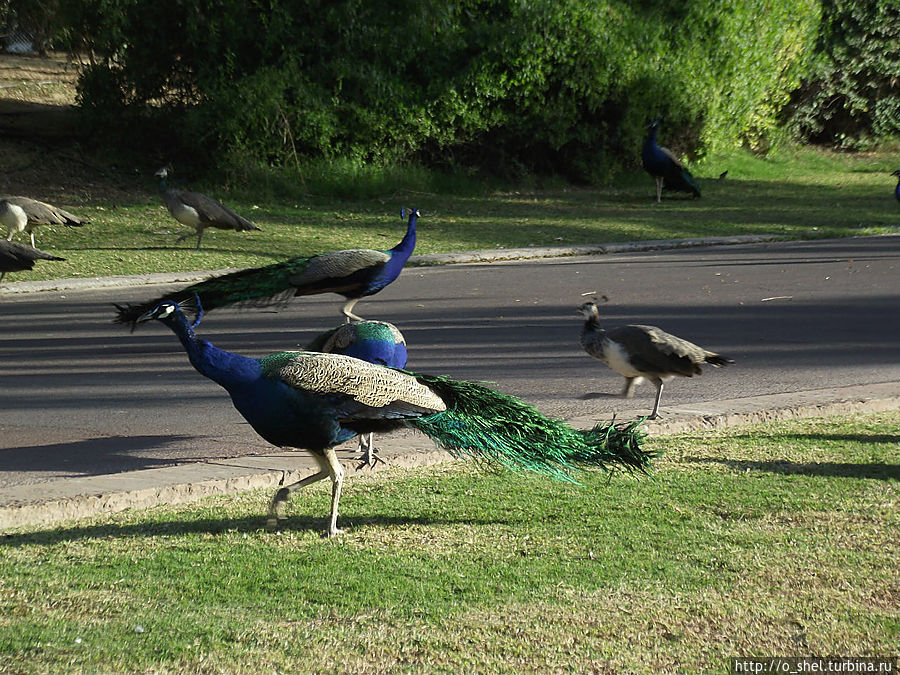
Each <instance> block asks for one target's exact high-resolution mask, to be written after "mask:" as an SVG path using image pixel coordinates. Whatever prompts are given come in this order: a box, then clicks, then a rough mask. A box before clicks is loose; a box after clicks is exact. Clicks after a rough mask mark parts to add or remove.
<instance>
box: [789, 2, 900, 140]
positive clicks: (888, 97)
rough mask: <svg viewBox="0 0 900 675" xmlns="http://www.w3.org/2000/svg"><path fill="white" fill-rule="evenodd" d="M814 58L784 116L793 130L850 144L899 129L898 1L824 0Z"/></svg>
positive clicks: (803, 136)
mask: <svg viewBox="0 0 900 675" xmlns="http://www.w3.org/2000/svg"><path fill="white" fill-rule="evenodd" d="M823 7H824V16H823V21H822V29H821V30H820V32H819V38H818V42H817V46H816V51H815V59H814V61H813V63H812V66H811V68H810V69H809V72H808V73H807V75H806V77H805V78H804V81H803V83H802V86H800V87H799V88H798V89H797V90H796V91H794V92H793V95H792V100H791V103H790V105H789V106H787V107H786V108H785V111H784V112H785V114H784V117H785V119H786V120H787V122H788V125H789V127H790V128H791V130H792V131H793V133H794V135H795V136H797V137H799V138H801V139H803V140H805V141H812V142H814V143H823V144H828V145H833V146H837V147H846V148H854V147H859V146H860V145H865V143H866V142H867V141H872V140H877V139H881V138H884V137H886V136H892V135H900V4H898V3H897V0H823Z"/></svg>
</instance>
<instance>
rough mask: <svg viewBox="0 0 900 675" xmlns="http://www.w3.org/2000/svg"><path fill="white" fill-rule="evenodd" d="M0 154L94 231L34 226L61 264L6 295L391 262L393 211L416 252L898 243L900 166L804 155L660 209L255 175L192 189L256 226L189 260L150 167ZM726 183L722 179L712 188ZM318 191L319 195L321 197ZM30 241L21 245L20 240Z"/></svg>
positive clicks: (894, 157)
mask: <svg viewBox="0 0 900 675" xmlns="http://www.w3.org/2000/svg"><path fill="white" fill-rule="evenodd" d="M6 146H7V147H6V150H7V151H6V153H5V154H6V158H7V163H8V164H9V165H10V166H12V167H14V169H13V170H11V171H10V175H9V179H8V180H9V184H8V186H7V187H6V190H7V191H8V192H10V193H17V194H27V195H29V196H32V197H36V198H40V199H45V200H48V201H51V202H52V203H55V204H57V205H59V206H63V207H64V208H68V209H70V210H72V211H74V212H76V213H78V214H79V215H83V216H86V217H88V218H90V219H91V220H92V221H93V222H92V223H91V224H90V225H88V226H86V227H82V228H65V227H43V228H38V229H37V234H36V238H37V245H38V248H41V249H43V250H46V251H49V252H51V253H55V254H57V255H60V256H62V257H64V258H66V261H65V262H54V263H52V264H51V263H39V264H38V265H37V266H36V268H35V269H34V270H33V271H30V272H21V273H16V274H15V275H12V274H11V275H10V277H9V279H8V281H26V280H39V279H50V278H65V277H92V276H104V275H109V274H139V273H147V272H176V271H184V270H206V269H220V268H224V267H245V266H256V265H264V264H269V263H271V262H274V261H278V260H283V259H285V258H288V257H292V256H303V255H313V254H315V253H320V252H322V251H328V250H335V249H342V248H357V247H368V248H376V249H386V248H390V247H391V246H393V245H395V244H396V243H397V242H398V241H399V240H400V238H401V237H402V234H403V230H404V227H403V222H402V221H401V220H400V218H399V213H400V207H401V206H402V205H405V206H407V207H417V208H419V209H420V210H421V212H422V219H421V220H420V221H419V240H418V244H417V247H416V252H417V253H438V252H449V251H464V250H473V249H496V248H514V247H515V248H518V247H525V248H527V247H534V246H555V245H571V244H597V243H603V242H617V241H633V240H647V239H678V238H684V237H702V236H722V235H737V234H776V235H783V236H785V237H788V238H812V237H828V236H848V235H860V234H878V233H885V232H896V231H898V229H900V208H898V204H897V203H896V200H895V199H894V197H893V194H892V190H893V185H894V179H893V178H892V177H891V176H890V175H889V173H890V171H891V170H893V169H894V168H896V166H898V165H900V155H898V154H897V153H896V152H883V153H880V154H868V155H839V154H835V153H824V152H817V151H813V150H805V151H802V152H790V153H783V154H781V155H779V156H777V157H773V158H770V159H769V160H765V161H764V160H760V159H756V158H753V157H752V156H750V155H734V156H731V157H716V158H711V159H709V160H707V162H706V163H705V164H704V165H703V166H701V167H699V168H698V171H697V174H698V177H699V180H700V182H701V183H702V186H703V198H702V199H699V200H692V199H688V198H684V197H681V196H671V197H666V198H665V200H664V203H663V204H656V203H655V201H654V199H653V197H654V188H653V182H652V180H651V179H650V178H649V177H648V176H646V175H643V174H641V175H624V176H622V178H621V180H620V181H619V182H618V183H617V184H616V185H614V186H610V187H605V188H573V187H565V186H561V185H555V186H550V187H547V186H545V187H536V186H534V185H531V186H520V187H519V188H517V189H491V190H489V191H487V192H484V191H478V188H477V187H473V186H474V185H477V183H475V182H473V181H471V180H462V179H460V178H459V177H457V179H454V178H453V177H441V176H439V175H435V174H431V173H428V172H426V171H424V170H422V169H416V168H415V167H409V168H407V169H398V168H397V167H393V168H390V169H384V170H378V169H366V168H364V167H363V168H361V167H351V168H349V169H348V168H347V167H332V168H331V169H329V168H328V167H322V166H317V167H315V171H316V172H314V173H311V174H310V173H308V174H306V177H305V178H304V177H303V175H302V172H301V173H298V175H297V176H296V180H291V179H290V176H287V175H280V176H274V175H269V174H258V175H255V176H251V177H249V178H248V181H249V183H248V184H249V185H252V186H253V187H252V188H248V187H246V186H245V187H243V188H241V189H228V188H227V187H225V188H223V187H221V186H214V185H190V186H187V185H185V186H184V187H190V188H191V189H197V190H200V191H203V192H206V193H207V194H210V195H211V196H213V197H215V198H218V199H220V200H222V201H223V202H225V203H226V204H228V205H229V206H231V207H232V208H234V209H235V210H236V211H238V212H239V213H241V214H242V215H244V216H246V217H248V218H250V219H251V220H253V221H254V222H256V223H257V224H258V225H259V226H260V227H261V228H262V231H261V232H249V233H247V232H245V233H236V232H231V231H222V230H208V231H207V234H206V235H204V239H203V248H202V249H201V250H199V251H197V250H194V249H193V245H194V241H195V240H194V239H193V238H192V237H191V238H188V239H186V240H185V241H184V242H182V243H180V244H176V243H175V240H176V239H177V237H178V236H179V235H180V234H184V233H185V232H186V231H188V230H187V228H185V227H183V226H181V225H180V224H179V223H177V222H176V221H175V220H174V219H172V218H171V216H170V215H169V214H168V212H167V211H166V210H165V208H164V207H163V206H162V203H161V201H160V199H159V198H158V196H157V195H156V192H155V185H154V182H153V179H152V177H151V175H150V174H152V169H149V168H147V167H144V168H143V169H141V170H138V169H132V170H131V171H124V170H122V169H115V168H112V167H107V168H97V167H94V166H89V165H88V166H86V165H85V164H84V160H82V159H81V158H80V157H78V156H76V155H71V156H68V155H66V153H64V152H58V153H56V154H53V155H47V154H46V151H45V149H44V148H41V147H37V146H34V147H32V146H29V145H28V144H25V143H19V144H18V145H16V144H15V143H12V144H9V143H8V144H6ZM19 169H21V170H19ZM351 169H352V170H351ZM726 169H727V170H728V176H727V178H726V179H724V180H718V179H716V178H713V177H714V176H718V174H719V173H720V172H721V171H722V170H726ZM329 171H331V174H330V173H329ZM335 172H336V173H335ZM332 174H333V175H332ZM175 177H176V178H178V175H177V173H176V174H175ZM329 177H330V178H329ZM180 178H182V179H184V178H186V177H185V176H181V177H180ZM319 189H321V190H324V191H325V192H324V193H321V194H317V193H316V190H319ZM354 194H356V195H360V194H379V195H380V196H378V197H371V198H365V199H363V198H360V197H359V196H357V197H355V198H354V197H353V195H354ZM24 240H25V237H24V235H18V238H17V241H24Z"/></svg>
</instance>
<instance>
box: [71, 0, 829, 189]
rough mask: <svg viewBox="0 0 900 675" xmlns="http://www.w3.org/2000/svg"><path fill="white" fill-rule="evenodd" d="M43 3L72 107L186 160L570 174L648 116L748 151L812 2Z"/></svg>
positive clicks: (637, 134)
mask: <svg viewBox="0 0 900 675" xmlns="http://www.w3.org/2000/svg"><path fill="white" fill-rule="evenodd" d="M60 2H63V3H64V4H66V3H67V4H66V6H67V7H68V10H67V11H69V13H70V15H71V16H72V17H73V18H72V22H73V23H77V24H78V25H79V26H80V29H79V30H80V32H81V34H83V35H85V36H87V37H86V39H85V43H86V45H88V46H90V48H91V49H92V53H93V55H94V58H93V59H92V65H90V66H89V67H88V68H87V69H86V70H85V72H84V75H83V77H82V79H81V83H80V102H81V105H82V108H83V110H84V111H85V112H86V114H87V118H88V122H89V123H91V124H93V125H94V128H96V129H102V130H103V136H104V138H107V139H109V138H115V135H114V133H113V132H114V130H115V129H116V128H118V129H120V130H124V131H125V136H124V137H125V138H126V139H127V141H128V142H129V143H132V144H134V143H137V142H138V141H140V140H142V139H141V136H142V134H141V133H140V132H141V131H142V130H143V131H145V132H146V133H144V134H143V141H144V145H145V147H153V148H155V149H156V151H157V152H158V153H159V154H160V155H165V157H166V158H180V159H182V160H185V159H187V158H190V160H191V161H193V162H194V163H197V164H203V163H208V162H211V161H212V160H215V159H216V158H217V157H220V156H221V155H222V154H223V153H230V154H231V155H232V156H235V155H240V156H243V157H245V158H248V159H249V161H252V162H259V163H267V164H275V165H278V164H285V163H292V162H295V161H296V160H297V159H298V158H314V159H315V158H324V159H328V158H341V159H345V160H350V161H353V162H368V163H386V162H395V161H398V160H403V159H406V158H415V159H418V160H421V161H425V162H426V163H429V164H433V165H448V164H449V165H462V166H479V167H487V168H489V169H491V170H493V171H495V172H499V173H510V172H512V173H514V172H516V171H528V172H531V171H538V172H558V173H563V174H565V175H567V176H568V177H570V178H572V179H591V178H597V177H602V176H604V175H606V174H608V173H610V172H611V171H614V170H615V168H616V167H621V166H623V164H627V163H632V164H633V163H634V162H635V161H636V157H637V153H636V148H637V147H638V146H639V145H640V141H641V137H642V135H643V133H644V126H645V124H646V123H647V122H648V121H649V120H650V119H651V118H653V117H656V116H662V117H664V119H665V123H664V134H665V138H666V142H667V144H668V145H669V146H670V147H673V148H674V149H676V150H678V151H682V152H694V153H702V152H705V151H709V150H715V149H721V148H727V147H731V146H735V145H738V144H741V143H744V144H749V145H751V146H753V147H759V146H761V145H764V144H765V143H766V142H768V141H769V140H770V139H771V138H772V136H773V134H774V133H775V131H776V116H777V114H778V112H779V110H780V109H781V107H782V105H783V103H784V102H785V101H786V100H787V98H788V96H789V95H790V92H791V90H792V89H793V88H795V87H796V86H797V84H798V83H799V81H800V77H801V75H802V72H803V70H802V69H803V66H804V63H805V61H804V59H805V58H806V57H807V56H808V52H809V47H810V46H811V45H812V44H813V42H814V39H815V36H816V31H817V28H818V21H819V5H818V2H816V0H685V1H684V2H679V3H671V2H669V0H601V1H592V0H459V1H457V2H447V1H446V0H444V1H441V0H384V1H383V2H377V3H376V2H370V1H369V0H336V1H335V2H329V3H323V2H320V1H318V0H255V1H253V2H242V3H220V2H215V1H214V0H172V1H171V2H164V3H151V2H144V1H143V0H98V2H99V3H100V4H102V5H103V11H96V9H92V10H91V12H88V11H87V4H88V3H86V2H85V1H84V0H60ZM97 4H98V3H97V2H95V3H90V5H91V7H96V6H97ZM120 138H122V136H120Z"/></svg>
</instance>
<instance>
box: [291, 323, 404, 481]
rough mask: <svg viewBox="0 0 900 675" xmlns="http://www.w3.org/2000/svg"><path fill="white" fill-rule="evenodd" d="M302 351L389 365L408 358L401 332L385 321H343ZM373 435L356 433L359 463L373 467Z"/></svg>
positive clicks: (400, 365) (375, 458)
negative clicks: (337, 355) (357, 434)
mask: <svg viewBox="0 0 900 675" xmlns="http://www.w3.org/2000/svg"><path fill="white" fill-rule="evenodd" d="M306 351H308V352H324V353H326V354H344V355H345V356H352V357H353V358H355V359H361V360H363V361H367V362H368V363H376V364H378V365H382V366H387V367H389V368H405V367H406V360H407V358H408V354H407V351H406V339H405V338H404V337H403V333H401V332H400V329H399V328H397V327H396V326H395V325H394V324H392V323H387V322H386V321H356V322H353V323H343V324H341V325H340V326H338V327H337V328H332V329H331V330H329V331H326V332H325V333H322V334H321V335H319V336H318V337H316V338H315V339H314V340H313V341H312V342H310V343H309V344H308V345H306ZM374 436H375V435H374V434H373V433H371V432H370V433H369V434H368V435H366V434H360V435H359V448H358V450H359V452H361V453H362V454H361V455H360V457H359V459H360V460H362V464H361V465H360V466H361V467H362V466H368V467H374V466H375V464H376V463H377V462H379V461H381V458H380V457H378V455H377V451H376V449H375V444H374Z"/></svg>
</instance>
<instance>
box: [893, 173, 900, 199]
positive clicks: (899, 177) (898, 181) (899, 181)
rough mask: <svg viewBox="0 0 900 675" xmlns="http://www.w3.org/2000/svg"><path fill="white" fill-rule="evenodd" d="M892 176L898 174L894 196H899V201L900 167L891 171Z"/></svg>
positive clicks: (899, 197) (898, 197)
mask: <svg viewBox="0 0 900 675" xmlns="http://www.w3.org/2000/svg"><path fill="white" fill-rule="evenodd" d="M891 175H892V176H897V187H895V188H894V196H895V197H896V198H897V201H898V202H900V169H897V170H896V171H893V172H891Z"/></svg>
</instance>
